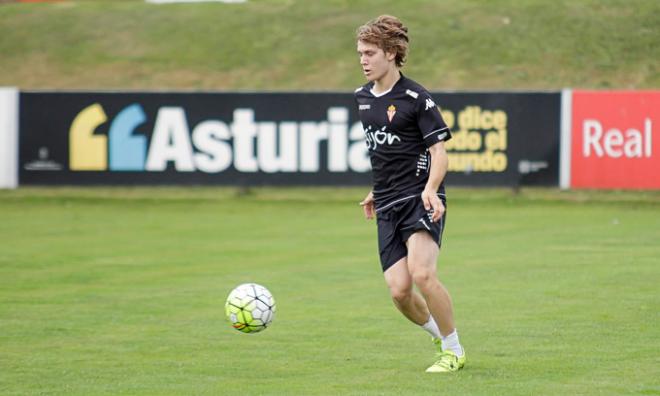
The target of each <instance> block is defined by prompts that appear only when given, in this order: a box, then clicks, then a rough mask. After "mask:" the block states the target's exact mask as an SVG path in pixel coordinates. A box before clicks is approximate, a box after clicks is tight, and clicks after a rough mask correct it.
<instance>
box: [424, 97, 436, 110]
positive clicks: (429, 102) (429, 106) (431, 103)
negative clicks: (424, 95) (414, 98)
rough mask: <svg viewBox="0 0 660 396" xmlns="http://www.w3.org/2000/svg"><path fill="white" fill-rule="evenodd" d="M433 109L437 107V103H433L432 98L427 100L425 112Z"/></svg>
mask: <svg viewBox="0 0 660 396" xmlns="http://www.w3.org/2000/svg"><path fill="white" fill-rule="evenodd" d="M433 107H436V106H435V102H434V101H433V99H431V98H428V99H426V108H425V109H424V110H428V109H431V108H433Z"/></svg>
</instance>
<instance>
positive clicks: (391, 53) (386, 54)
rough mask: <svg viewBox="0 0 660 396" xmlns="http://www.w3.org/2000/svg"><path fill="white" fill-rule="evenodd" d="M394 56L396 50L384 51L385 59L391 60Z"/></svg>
mask: <svg viewBox="0 0 660 396" xmlns="http://www.w3.org/2000/svg"><path fill="white" fill-rule="evenodd" d="M394 58H396V52H387V51H385V59H387V60H388V61H393V60H394Z"/></svg>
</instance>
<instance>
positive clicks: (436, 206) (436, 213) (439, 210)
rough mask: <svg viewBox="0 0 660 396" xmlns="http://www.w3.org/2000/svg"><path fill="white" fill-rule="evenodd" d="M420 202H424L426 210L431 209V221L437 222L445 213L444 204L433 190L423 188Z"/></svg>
mask: <svg viewBox="0 0 660 396" xmlns="http://www.w3.org/2000/svg"><path fill="white" fill-rule="evenodd" d="M422 202H424V209H426V210H427V211H429V210H433V214H432V215H431V221H432V222H434V223H437V222H438V221H440V218H442V215H443V214H444V213H445V205H443V204H442V201H441V200H440V198H438V194H437V193H436V192H435V191H429V190H424V191H422Z"/></svg>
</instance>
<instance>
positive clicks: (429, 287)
mask: <svg viewBox="0 0 660 396" xmlns="http://www.w3.org/2000/svg"><path fill="white" fill-rule="evenodd" d="M407 244H408V270H409V271H410V274H411V277H412V279H413V282H414V283H415V285H417V288H418V289H419V291H420V292H421V293H422V296H423V297H424V300H425V301H426V305H427V306H428V308H429V310H430V311H431V314H432V315H433V317H434V318H435V320H436V322H437V323H438V327H439V328H440V333H441V334H442V335H443V336H448V335H449V334H451V333H452V332H453V331H454V330H455V326H454V313H453V308H452V302H451V297H450V296H449V292H448V291H447V289H446V288H445V287H444V286H443V285H442V283H440V281H439V280H438V277H437V273H436V260H437V259H438V252H439V248H438V244H437V243H436V242H435V241H434V240H433V238H432V237H431V234H429V233H428V232H424V231H419V232H416V233H414V234H412V235H411V236H410V238H408V242H407Z"/></svg>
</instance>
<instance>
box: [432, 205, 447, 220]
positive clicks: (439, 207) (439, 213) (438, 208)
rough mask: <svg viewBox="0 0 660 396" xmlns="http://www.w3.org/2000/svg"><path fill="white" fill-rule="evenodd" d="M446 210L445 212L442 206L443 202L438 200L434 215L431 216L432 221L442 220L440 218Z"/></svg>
mask: <svg viewBox="0 0 660 396" xmlns="http://www.w3.org/2000/svg"><path fill="white" fill-rule="evenodd" d="M444 212H445V208H444V207H443V206H442V203H441V202H440V201H439V200H438V202H437V203H436V204H435V206H434V207H433V216H432V217H431V221H433V222H434V223H437V222H438V221H440V218H441V217H442V215H443V213H444Z"/></svg>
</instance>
